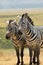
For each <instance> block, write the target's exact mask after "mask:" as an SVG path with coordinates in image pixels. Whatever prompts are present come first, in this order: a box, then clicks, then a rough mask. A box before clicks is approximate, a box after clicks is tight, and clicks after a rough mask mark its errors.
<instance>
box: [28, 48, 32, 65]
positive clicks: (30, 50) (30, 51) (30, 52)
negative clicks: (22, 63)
mask: <svg viewBox="0 0 43 65" xmlns="http://www.w3.org/2000/svg"><path fill="white" fill-rule="evenodd" d="M29 54H30V65H32V49H30V48H29Z"/></svg>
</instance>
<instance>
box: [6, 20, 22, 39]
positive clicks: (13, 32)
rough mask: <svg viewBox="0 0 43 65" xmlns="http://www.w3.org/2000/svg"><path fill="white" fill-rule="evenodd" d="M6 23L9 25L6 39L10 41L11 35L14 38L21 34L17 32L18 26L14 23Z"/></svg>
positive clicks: (10, 21)
mask: <svg viewBox="0 0 43 65" xmlns="http://www.w3.org/2000/svg"><path fill="white" fill-rule="evenodd" d="M7 22H9V23H8V26H7V32H6V39H10V38H11V37H12V36H13V35H14V37H16V36H17V35H18V34H19V35H21V34H22V32H20V31H19V26H18V25H17V23H16V21H14V20H9V21H7Z"/></svg>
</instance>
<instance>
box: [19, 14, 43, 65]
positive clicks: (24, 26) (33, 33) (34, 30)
mask: <svg viewBox="0 0 43 65" xmlns="http://www.w3.org/2000/svg"><path fill="white" fill-rule="evenodd" d="M19 30H21V31H22V35H24V37H25V40H26V44H27V45H28V46H29V52H30V65H32V61H33V63H36V59H37V65H39V55H40V47H41V45H42V43H43V26H34V25H32V24H30V20H29V16H28V13H25V14H23V15H22V17H21V19H20V21H19ZM33 52H34V56H33Z"/></svg>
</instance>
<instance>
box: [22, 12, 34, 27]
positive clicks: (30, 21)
mask: <svg viewBox="0 0 43 65" xmlns="http://www.w3.org/2000/svg"><path fill="white" fill-rule="evenodd" d="M24 16H25V17H26V18H27V19H28V22H29V23H31V24H32V25H33V26H34V23H33V21H32V19H31V18H30V17H29V16H28V13H25V14H23V15H22V19H23V17H24Z"/></svg>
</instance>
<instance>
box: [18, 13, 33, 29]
mask: <svg viewBox="0 0 43 65" xmlns="http://www.w3.org/2000/svg"><path fill="white" fill-rule="evenodd" d="M29 23H30V24H31V25H32V26H34V24H33V21H32V19H31V18H30V17H29V16H28V14H27V13H25V14H23V15H22V17H21V19H20V21H19V29H22V30H24V29H27V26H29V25H28V24H29Z"/></svg>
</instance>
